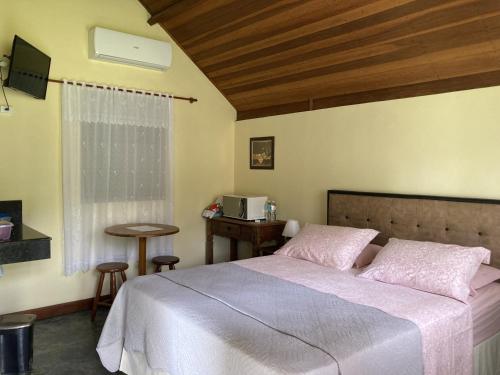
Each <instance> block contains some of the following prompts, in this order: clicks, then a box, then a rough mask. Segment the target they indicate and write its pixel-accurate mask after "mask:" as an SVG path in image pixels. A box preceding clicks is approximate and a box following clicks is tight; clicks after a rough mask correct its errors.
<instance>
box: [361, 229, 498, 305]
mask: <svg viewBox="0 0 500 375" xmlns="http://www.w3.org/2000/svg"><path fill="white" fill-rule="evenodd" d="M489 260H490V251H489V250H488V249H485V248H484V247H462V246H458V245H446V244H440V243H436V242H420V241H408V240H399V239H396V238H391V239H390V240H389V243H388V244H387V245H385V247H384V248H383V249H382V250H381V251H380V253H378V255H377V256H376V258H375V259H374V260H373V262H372V264H371V265H370V266H368V268H367V269H366V270H365V271H364V272H362V273H361V274H359V275H358V276H360V277H364V278H367V279H373V280H378V281H382V282H385V283H390V284H398V285H403V286H406V287H409V288H413V289H418V290H422V291H425V292H430V293H434V294H440V295H443V296H447V297H451V298H455V299H457V300H459V301H462V302H467V298H468V296H469V292H470V283H471V280H472V278H473V277H474V275H475V274H476V272H477V270H478V269H479V266H480V265H481V262H489Z"/></svg>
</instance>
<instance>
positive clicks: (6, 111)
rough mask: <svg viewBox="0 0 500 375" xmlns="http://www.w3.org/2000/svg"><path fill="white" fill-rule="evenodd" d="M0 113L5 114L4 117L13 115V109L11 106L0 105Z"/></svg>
mask: <svg viewBox="0 0 500 375" xmlns="http://www.w3.org/2000/svg"><path fill="white" fill-rule="evenodd" d="M0 113H1V114H5V115H10V114H12V113H14V107H13V106H8V107H7V106H6V105H0Z"/></svg>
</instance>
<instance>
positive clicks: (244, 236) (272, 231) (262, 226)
mask: <svg viewBox="0 0 500 375" xmlns="http://www.w3.org/2000/svg"><path fill="white" fill-rule="evenodd" d="M285 224H286V221H282V220H276V221H270V222H260V223H256V222H253V221H244V220H238V219H231V218H228V217H217V218H213V219H207V239H206V244H205V257H206V264H212V263H213V262H214V236H221V237H226V238H229V239H230V241H231V242H230V256H229V259H230V260H231V261H234V260H238V241H248V242H251V243H252V256H253V257H256V256H260V255H266V254H269V253H271V252H273V251H275V250H276V249H278V248H279V247H281V246H282V245H283V243H284V238H283V236H282V235H281V234H282V233H283V229H284V228H285ZM270 241H274V243H275V245H274V246H262V244H263V243H264V242H270Z"/></svg>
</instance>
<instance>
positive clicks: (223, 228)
mask: <svg viewBox="0 0 500 375" xmlns="http://www.w3.org/2000/svg"><path fill="white" fill-rule="evenodd" d="M240 231H241V228H240V226H239V225H237V224H231V223H219V222H215V223H214V234H216V235H219V236H225V237H232V238H238V237H239V236H240Z"/></svg>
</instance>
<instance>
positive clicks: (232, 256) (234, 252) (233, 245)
mask: <svg viewBox="0 0 500 375" xmlns="http://www.w3.org/2000/svg"><path fill="white" fill-rule="evenodd" d="M229 240H230V242H229V243H230V248H229V260H230V261H231V262H233V261H235V260H238V240H237V239H234V238H230V239H229Z"/></svg>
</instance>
